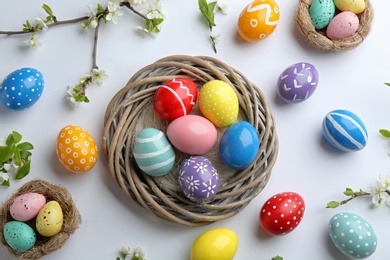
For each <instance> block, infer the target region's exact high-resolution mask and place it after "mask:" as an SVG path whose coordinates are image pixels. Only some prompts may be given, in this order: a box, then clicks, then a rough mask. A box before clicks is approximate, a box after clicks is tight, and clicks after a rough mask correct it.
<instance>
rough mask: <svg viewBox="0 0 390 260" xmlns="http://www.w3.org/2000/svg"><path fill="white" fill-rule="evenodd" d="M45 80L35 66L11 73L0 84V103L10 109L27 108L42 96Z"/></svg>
mask: <svg viewBox="0 0 390 260" xmlns="http://www.w3.org/2000/svg"><path fill="white" fill-rule="evenodd" d="M44 86H45V81H44V78H43V76H42V73H41V72H40V71H38V70H37V69H34V68H21V69H18V70H15V71H13V72H12V73H10V74H9V75H8V76H7V77H6V78H5V79H4V80H3V82H2V83H1V85H0V104H1V105H3V106H4V107H5V108H7V109H9V110H15V111H20V110H25V109H28V108H30V107H31V106H32V105H34V104H35V103H36V102H37V101H38V99H39V98H40V97H41V95H42V92H43V89H44Z"/></svg>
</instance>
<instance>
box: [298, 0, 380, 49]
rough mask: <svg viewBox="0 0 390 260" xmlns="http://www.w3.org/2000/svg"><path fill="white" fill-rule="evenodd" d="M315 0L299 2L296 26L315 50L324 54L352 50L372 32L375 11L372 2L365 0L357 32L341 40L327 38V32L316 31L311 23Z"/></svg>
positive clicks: (300, 0)
mask: <svg viewBox="0 0 390 260" xmlns="http://www.w3.org/2000/svg"><path fill="white" fill-rule="evenodd" d="M312 2H313V0H299V4H298V8H297V12H296V26H297V29H298V31H299V32H300V34H301V36H302V37H303V38H304V39H305V40H306V41H307V42H308V43H309V45H310V46H312V47H313V48H314V49H316V50H319V51H323V52H337V51H348V50H352V49H354V48H356V47H358V46H359V44H361V43H362V42H363V41H364V39H365V38H366V37H367V35H368V34H369V32H370V30H371V24H372V21H373V19H374V10H373V7H372V5H371V3H370V0H365V2H366V8H365V10H364V11H363V12H362V13H361V14H358V15H357V16H358V17H359V22H360V25H359V28H358V30H357V32H356V33H355V34H354V35H352V36H350V37H347V38H344V39H341V40H331V39H329V38H328V37H326V33H325V30H316V29H315V28H314V25H313V23H312V21H311V18H310V14H309V9H310V5H311V3H312Z"/></svg>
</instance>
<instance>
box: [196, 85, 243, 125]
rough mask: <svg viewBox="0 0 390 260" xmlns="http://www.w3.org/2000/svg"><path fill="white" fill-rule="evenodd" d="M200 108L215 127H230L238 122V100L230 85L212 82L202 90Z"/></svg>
mask: <svg viewBox="0 0 390 260" xmlns="http://www.w3.org/2000/svg"><path fill="white" fill-rule="evenodd" d="M199 108H200V111H201V112H202V114H203V115H204V116H205V117H206V118H207V119H208V120H210V121H211V122H212V123H213V124H214V125H215V126H217V127H226V126H230V125H231V124H233V123H235V122H236V121H237V116H238V98H237V95H236V93H235V92H234V90H233V88H232V87H231V86H230V85H229V84H227V83H226V82H224V81H222V80H211V81H209V82H207V83H206V84H204V85H203V86H202V88H201V89H200V92H199Z"/></svg>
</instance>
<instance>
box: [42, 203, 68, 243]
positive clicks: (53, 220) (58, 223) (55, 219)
mask: <svg viewBox="0 0 390 260" xmlns="http://www.w3.org/2000/svg"><path fill="white" fill-rule="evenodd" d="M63 223H64V214H63V212H62V208H61V205H60V204H59V203H58V202H57V201H55V200H51V201H49V202H47V203H46V204H45V206H43V208H42V209H41V210H40V211H39V214H38V216H37V219H36V221H35V226H36V228H37V231H38V233H39V234H41V235H42V236H44V237H52V236H54V235H57V234H58V233H59V232H60V231H61V229H62V225H63Z"/></svg>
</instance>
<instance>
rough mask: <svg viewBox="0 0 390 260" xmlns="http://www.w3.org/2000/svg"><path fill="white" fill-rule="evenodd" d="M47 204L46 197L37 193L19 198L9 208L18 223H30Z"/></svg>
mask: <svg viewBox="0 0 390 260" xmlns="http://www.w3.org/2000/svg"><path fill="white" fill-rule="evenodd" d="M45 204H46V197H45V196H43V195H42V194H39V193H35V192H28V193H24V194H22V195H19V196H17V197H16V198H15V199H14V200H13V201H12V204H11V206H10V208H9V212H10V214H11V216H12V217H13V218H14V219H15V220H18V221H28V220H31V219H33V218H35V217H36V216H37V215H38V213H39V211H40V210H41V209H42V208H43V206H44V205H45Z"/></svg>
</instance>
